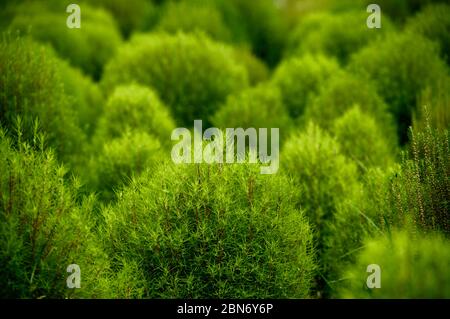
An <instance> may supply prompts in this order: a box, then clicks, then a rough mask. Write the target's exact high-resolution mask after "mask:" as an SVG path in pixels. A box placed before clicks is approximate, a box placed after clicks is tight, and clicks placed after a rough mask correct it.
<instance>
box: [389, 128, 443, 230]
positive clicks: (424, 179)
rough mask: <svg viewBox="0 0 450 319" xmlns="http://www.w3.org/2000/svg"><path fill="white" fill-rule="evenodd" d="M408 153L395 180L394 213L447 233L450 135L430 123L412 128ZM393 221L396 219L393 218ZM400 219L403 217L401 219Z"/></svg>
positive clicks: (427, 228) (422, 227)
mask: <svg viewBox="0 0 450 319" xmlns="http://www.w3.org/2000/svg"><path fill="white" fill-rule="evenodd" d="M411 132H412V133H411V145H410V148H409V151H408V154H407V155H408V156H407V158H405V159H404V160H403V163H402V172H401V175H400V176H398V178H397V179H396V180H395V181H394V185H393V186H392V189H393V200H392V201H394V200H396V202H395V206H394V207H393V215H394V216H400V218H403V219H406V222H407V223H408V222H411V221H412V222H413V223H414V224H415V225H417V226H418V228H420V229H423V230H425V231H431V230H439V231H442V232H444V233H446V234H447V235H449V234H450V223H449V220H450V202H449V198H450V137H449V133H448V130H446V131H439V130H436V129H433V128H431V127H430V126H429V125H428V126H427V127H426V129H425V130H424V131H419V132H417V131H414V130H412V131H411ZM394 220H395V219H394ZM401 221H402V220H401Z"/></svg>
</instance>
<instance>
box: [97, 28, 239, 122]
mask: <svg viewBox="0 0 450 319" xmlns="http://www.w3.org/2000/svg"><path fill="white" fill-rule="evenodd" d="M130 82H137V83H139V84H143V85H148V86H151V87H153V88H155V90H156V91H157V92H158V94H159V96H160V97H161V99H162V100H163V101H164V102H165V103H166V104H167V105H168V106H169V107H171V109H172V114H173V115H174V116H175V117H176V119H178V120H180V121H181V122H182V123H184V124H192V122H193V120H194V119H207V118H208V117H209V116H210V115H212V114H213V113H214V112H215V110H216V109H217V107H218V106H219V105H220V104H221V103H222V102H223V101H224V100H225V98H226V97H227V95H228V94H230V93H232V92H235V91H237V90H239V89H241V88H243V87H245V86H246V85H247V74H246V72H245V69H244V68H243V67H241V66H239V65H235V63H234V61H233V58H232V51H231V49H229V48H228V47H226V46H224V45H222V44H219V43H216V42H213V41H211V40H210V39H209V38H207V37H206V36H204V35H201V34H198V35H186V34H182V33H180V34H177V35H166V34H159V35H139V36H135V37H133V39H132V40H131V42H130V43H129V44H127V45H125V46H124V47H123V48H122V49H121V50H120V52H119V54H118V56H117V57H116V58H114V59H113V60H112V61H111V62H110V63H109V64H108V66H107V67H106V70H105V74H104V77H103V84H104V86H105V87H106V88H108V89H112V88H113V87H114V86H116V85H118V84H127V83H130Z"/></svg>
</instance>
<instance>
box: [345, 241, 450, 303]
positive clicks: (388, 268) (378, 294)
mask: <svg viewBox="0 0 450 319" xmlns="http://www.w3.org/2000/svg"><path fill="white" fill-rule="evenodd" d="M371 264H377V265H379V266H380V269H381V288H379V289H377V288H374V289H369V288H367V286H366V280H367V277H368V276H369V275H370V273H368V272H367V271H366V270H367V266H368V265H371ZM449 267H450V245H449V242H448V239H443V238H442V237H440V236H438V235H436V234H434V235H430V236H426V237H423V236H413V237H412V236H411V235H410V234H408V233H407V232H394V233H393V234H392V237H387V236H384V237H381V238H376V239H371V240H368V241H367V242H366V243H365V248H364V250H363V251H362V252H361V254H359V256H358V261H357V263H356V264H355V265H353V266H350V267H348V269H347V273H346V278H348V281H347V282H346V283H345V286H344V287H342V288H341V291H340V293H339V297H341V298H395V299H399V298H449V297H450V273H449V272H448V269H449Z"/></svg>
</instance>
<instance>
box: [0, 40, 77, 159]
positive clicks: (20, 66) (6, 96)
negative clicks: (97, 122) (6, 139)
mask: <svg viewBox="0 0 450 319" xmlns="http://www.w3.org/2000/svg"><path fill="white" fill-rule="evenodd" d="M60 62H61V61H59V60H58V59H57V58H56V57H55V56H54V54H53V52H52V51H51V50H49V49H48V48H46V47H43V46H41V45H38V44H36V43H34V42H32V41H30V39H27V38H17V37H14V36H12V35H4V36H3V38H2V40H1V42H0V110H1V112H0V113H1V118H0V120H1V124H2V126H3V127H4V128H5V129H7V131H8V134H12V135H14V134H15V133H16V128H17V124H18V123H17V118H18V117H20V118H21V121H20V126H21V134H22V136H21V138H22V139H23V140H28V141H30V140H32V139H33V133H34V131H35V120H36V119H38V121H39V125H40V128H41V130H42V132H43V133H45V134H46V135H47V143H48V144H49V145H50V146H52V147H54V148H55V149H56V151H57V154H58V157H59V158H60V159H63V160H67V161H68V162H73V161H75V160H74V157H76V155H77V154H78V153H79V152H80V150H82V149H83V142H84V141H85V137H84V134H83V132H82V130H81V129H80V127H79V126H78V123H77V117H76V111H75V110H74V109H73V105H72V104H71V103H70V100H69V97H68V96H67V95H66V94H65V91H64V85H63V84H62V82H63V79H62V78H61V73H60V70H59V69H60V66H61V64H60Z"/></svg>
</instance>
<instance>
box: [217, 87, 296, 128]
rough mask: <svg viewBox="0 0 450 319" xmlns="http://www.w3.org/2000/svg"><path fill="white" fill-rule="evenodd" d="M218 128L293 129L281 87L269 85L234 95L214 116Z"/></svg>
mask: <svg viewBox="0 0 450 319" xmlns="http://www.w3.org/2000/svg"><path fill="white" fill-rule="evenodd" d="M212 123H213V124H214V126H216V127H220V128H223V129H225V128H227V127H242V128H248V127H254V128H280V129H282V130H283V132H287V131H289V129H290V127H291V126H292V120H291V118H290V117H289V115H288V113H287V111H286V110H285V108H284V105H283V101H282V97H281V94H280V91H279V90H278V88H276V87H273V86H270V85H268V84H261V85H259V86H257V87H254V88H250V89H246V90H244V91H242V92H239V93H237V94H236V95H231V96H230V97H229V98H228V100H227V102H226V103H225V104H224V105H223V106H222V107H221V108H220V109H219V111H217V113H216V114H215V115H214V117H213V119H212Z"/></svg>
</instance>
